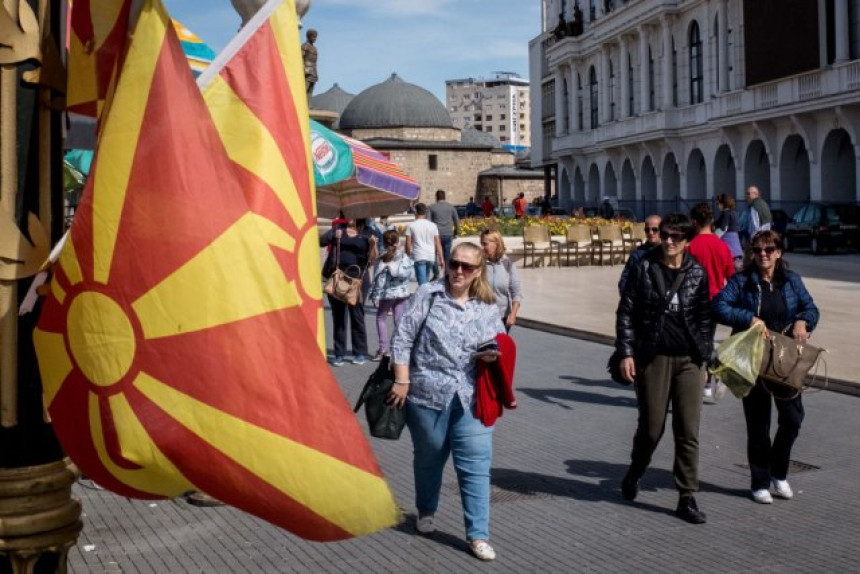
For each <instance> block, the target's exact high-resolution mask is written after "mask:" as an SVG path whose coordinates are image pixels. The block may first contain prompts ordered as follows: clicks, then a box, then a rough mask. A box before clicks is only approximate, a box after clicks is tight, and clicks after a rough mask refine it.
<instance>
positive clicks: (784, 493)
mask: <svg viewBox="0 0 860 574" xmlns="http://www.w3.org/2000/svg"><path fill="white" fill-rule="evenodd" d="M773 493H774V494H775V495H777V496H778V497H780V498H784V499H786V500H789V499H790V498H792V497H793V496H794V491H792V490H791V486H789V484H788V481H787V480H779V479H776V478H774V479H773Z"/></svg>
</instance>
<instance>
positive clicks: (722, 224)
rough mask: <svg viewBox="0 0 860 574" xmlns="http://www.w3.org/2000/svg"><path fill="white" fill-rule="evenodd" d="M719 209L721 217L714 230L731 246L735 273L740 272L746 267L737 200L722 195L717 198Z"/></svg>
mask: <svg viewBox="0 0 860 574" xmlns="http://www.w3.org/2000/svg"><path fill="white" fill-rule="evenodd" d="M717 207H718V208H719V210H720V215H719V217H718V218H717V221H716V222H715V223H714V228H715V230H716V232H717V233H718V234H719V236H720V239H722V240H723V242H725V244H726V245H728V246H729V249H730V250H731V252H732V258H733V261H734V264H735V271H740V270H741V269H743V267H744V250H743V247H741V239H740V234H739V231H740V227H739V222H738V210H737V208H736V203H735V198H734V197H732V196H731V195H726V194H725V193H721V194H720V195H718V196H717Z"/></svg>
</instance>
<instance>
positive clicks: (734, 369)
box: [709, 327, 765, 399]
mask: <svg viewBox="0 0 860 574" xmlns="http://www.w3.org/2000/svg"><path fill="white" fill-rule="evenodd" d="M764 344H765V340H764V338H763V337H762V331H761V328H760V327H751V328H749V329H747V330H746V331H742V332H740V333H737V334H735V335H732V336H731V337H729V338H728V339H726V340H725V341H723V342H722V343H720V346H719V347H717V361H716V363H715V365H714V366H713V367H711V368H710V369H709V370H710V372H711V374H713V375H716V376H717V377H719V378H720V379H721V380H722V381H723V383H725V385H726V386H727V387H728V388H729V390H730V391H731V392H732V394H733V395H734V396H736V397H737V398H739V399H742V398H744V397H745V396H747V395H748V394H749V393H750V391H751V390H752V388H753V387H754V386H755V382H756V379H757V378H758V373H759V370H760V369H761V360H762V356H763V355H764Z"/></svg>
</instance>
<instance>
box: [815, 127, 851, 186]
mask: <svg viewBox="0 0 860 574" xmlns="http://www.w3.org/2000/svg"><path fill="white" fill-rule="evenodd" d="M821 190H822V196H823V195H824V193H823V191H824V190H827V197H826V198H825V197H822V199H827V200H831V201H850V202H856V201H857V199H858V197H857V162H856V161H855V160H854V146H853V145H851V136H849V135H848V132H847V131H845V130H844V129H842V128H839V129H835V130H832V131H831V132H830V133H828V134H827V137H826V138H825V139H824V147H823V148H822V150H821Z"/></svg>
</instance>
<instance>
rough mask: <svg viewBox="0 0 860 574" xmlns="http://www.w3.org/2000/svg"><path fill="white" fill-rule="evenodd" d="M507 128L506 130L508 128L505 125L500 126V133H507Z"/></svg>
mask: <svg viewBox="0 0 860 574" xmlns="http://www.w3.org/2000/svg"><path fill="white" fill-rule="evenodd" d="M505 128H506V126H505V125H504V124H502V125H500V126H499V131H500V132H503V131H505Z"/></svg>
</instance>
